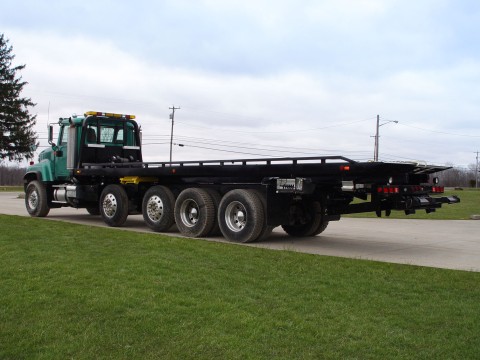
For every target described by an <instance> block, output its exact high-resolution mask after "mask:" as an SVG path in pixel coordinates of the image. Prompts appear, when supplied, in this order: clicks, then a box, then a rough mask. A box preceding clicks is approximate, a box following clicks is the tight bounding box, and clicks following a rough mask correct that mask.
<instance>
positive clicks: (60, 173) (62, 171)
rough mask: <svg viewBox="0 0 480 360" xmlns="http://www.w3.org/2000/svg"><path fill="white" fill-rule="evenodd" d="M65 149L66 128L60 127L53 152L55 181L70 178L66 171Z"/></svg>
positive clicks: (66, 142) (66, 145) (66, 143)
mask: <svg viewBox="0 0 480 360" xmlns="http://www.w3.org/2000/svg"><path fill="white" fill-rule="evenodd" d="M67 147H68V126H66V125H63V126H61V127H60V134H59V137H58V144H57V149H56V150H55V152H54V163H55V166H54V167H55V168H54V169H53V171H54V173H55V178H56V179H57V180H66V179H67V178H68V177H69V176H70V171H69V170H68V169H67Z"/></svg>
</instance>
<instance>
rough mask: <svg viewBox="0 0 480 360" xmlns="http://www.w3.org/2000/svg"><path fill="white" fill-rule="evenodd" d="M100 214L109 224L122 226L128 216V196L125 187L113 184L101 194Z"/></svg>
mask: <svg viewBox="0 0 480 360" xmlns="http://www.w3.org/2000/svg"><path fill="white" fill-rule="evenodd" d="M100 215H102V218H103V221H104V222H105V223H106V224H107V225H109V226H114V227H116V226H122V225H123V224H124V223H125V221H126V220H127V217H128V196H127V193H126V191H125V189H124V188H123V187H122V186H120V185H117V184H111V185H108V186H106V187H105V189H103V191H102V194H101V195H100Z"/></svg>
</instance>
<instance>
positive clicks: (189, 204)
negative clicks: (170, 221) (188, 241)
mask: <svg viewBox="0 0 480 360" xmlns="http://www.w3.org/2000/svg"><path fill="white" fill-rule="evenodd" d="M198 216H199V208H198V204H197V203H196V202H195V201H193V200H191V199H189V200H185V201H184V202H183V204H182V206H181V208H180V217H181V219H182V222H183V223H184V224H185V225H186V226H188V227H193V226H195V225H196V224H197V222H198Z"/></svg>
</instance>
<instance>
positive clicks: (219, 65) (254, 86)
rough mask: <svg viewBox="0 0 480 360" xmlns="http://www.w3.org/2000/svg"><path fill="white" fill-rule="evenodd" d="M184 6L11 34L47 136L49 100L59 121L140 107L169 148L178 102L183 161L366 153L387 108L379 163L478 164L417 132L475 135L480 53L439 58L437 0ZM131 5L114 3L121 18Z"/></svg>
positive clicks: (152, 149) (474, 143) (150, 133)
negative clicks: (433, 12) (432, 13)
mask: <svg viewBox="0 0 480 360" xmlns="http://www.w3.org/2000/svg"><path fill="white" fill-rule="evenodd" d="M189 4H190V2H185V1H183V2H177V1H173V2H166V3H162V6H163V10H169V11H173V12H172V14H161V16H159V17H158V18H156V16H157V14H158V13H160V12H161V11H160V10H162V9H160V5H156V7H155V6H154V8H153V9H152V11H151V14H147V16H146V17H145V22H144V23H140V22H139V23H138V24H130V23H128V22H126V23H125V24H122V23H119V22H118V21H117V22H115V21H109V20H108V19H105V23H103V24H99V25H98V28H95V27H93V30H92V26H90V25H92V24H94V23H95V22H94V21H87V20H86V21H85V26H84V27H85V29H84V30H82V27H80V26H79V27H77V28H75V30H76V31H71V30H70V31H68V32H66V33H64V32H63V31H62V30H61V29H58V28H53V27H52V28H51V29H48V30H41V31H40V30H28V29H22V28H19V27H10V28H6V31H5V34H6V35H7V37H8V38H10V40H11V43H12V45H13V46H14V52H15V53H16V54H17V60H18V61H19V62H20V63H26V64H27V68H26V70H25V71H24V78H25V79H26V80H27V81H29V82H30V84H29V85H28V88H27V91H28V93H29V95H30V96H31V97H32V99H33V100H34V101H35V102H37V103H38V106H37V108H36V111H38V113H39V118H38V119H39V121H38V122H39V127H40V128H41V131H44V126H45V124H46V121H47V110H48V108H49V104H50V119H56V118H57V117H59V116H66V115H69V114H71V113H74V112H77V113H78V112H83V111H85V110H100V111H115V112H122V113H135V114H136V115H138V117H139V122H140V123H141V124H142V127H143V129H144V134H145V135H146V138H148V137H150V139H155V138H154V136H156V139H163V141H160V140H158V141H157V142H165V139H166V138H167V137H168V135H169V133H170V122H169V120H168V114H169V112H170V111H169V109H168V108H169V107H171V106H172V105H176V106H180V107H181V108H182V109H181V110H179V112H178V113H177V119H178V123H177V124H176V126H175V131H176V135H177V136H179V142H180V140H181V141H182V142H187V141H186V140H188V139H187V137H190V140H192V139H191V138H192V137H195V138H200V140H201V141H202V142H199V141H200V140H199V139H196V140H195V141H197V142H196V143H193V141H190V145H192V147H190V148H189V147H188V146H187V147H184V148H176V149H175V154H176V156H178V158H179V159H190V158H192V157H193V158H196V159H198V158H203V157H208V158H216V157H223V158H225V157H241V156H244V155H245V154H240V153H241V152H249V153H257V154H273V155H282V156H285V155H301V154H304V153H310V152H312V153H316V154H319V155H321V154H329V155H330V154H332V153H337V154H340V155H348V156H352V157H356V158H359V159H368V158H371V155H372V153H373V139H372V138H371V135H373V134H374V125H375V115H376V114H380V115H381V116H382V119H395V120H399V121H400V123H399V125H398V126H394V125H388V126H385V127H382V129H381V134H382V138H381V155H382V152H383V153H385V154H389V155H392V156H390V159H393V158H395V157H397V156H398V157H401V158H421V159H425V160H430V161H433V162H437V163H445V162H454V163H459V164H467V163H469V162H471V160H470V157H469V155H468V154H469V151H475V150H476V148H477V147H478V146H479V142H478V139H479V138H472V137H470V138H468V137H459V136H447V135H445V134H440V133H434V132H428V131H423V130H419V129H415V128H412V127H409V126H416V127H417V128H418V127H421V128H425V129H431V130H434V131H440V132H441V131H442V130H443V131H444V132H449V133H457V132H459V133H460V134H462V133H468V134H470V135H475V134H476V135H480V134H479V130H478V127H477V126H476V121H477V119H476V118H477V117H478V114H479V110H480V109H479V105H478V104H479V102H478V99H477V96H478V95H476V94H478V85H477V84H478V83H479V81H478V80H480V79H479V75H480V74H479V72H480V70H479V69H480V65H479V62H478V59H477V58H475V57H474V56H473V57H470V58H468V57H467V58H465V57H464V56H460V55H461V54H460V55H459V56H458V57H452V56H449V57H448V61H446V60H445V59H443V58H442V59H437V57H438V56H437V54H439V53H438V51H440V50H442V49H441V48H442V46H443V45H442V44H443V43H442V39H441V38H440V37H438V36H436V35H435V33H434V31H432V30H436V29H437V26H438V19H431V18H428V16H427V17H426V18H425V16H426V15H427V14H428V11H429V10H430V9H432V8H433V5H434V4H433V2H427V3H422V4H421V5H416V8H415V9H416V10H418V11H417V12H412V8H411V7H410V8H409V7H407V6H405V5H404V3H403V2H399V1H389V2H376V1H373V0H372V1H367V0H365V1H359V2H357V1H346V0H343V1H340V2H316V1H311V2H306V3H304V4H303V6H297V5H295V6H293V5H292V3H291V2H289V1H278V2H273V1H272V2H270V1H266V0H264V1H257V2H243V1H242V2H240V1H238V2H223V1H222V2H220V1H203V2H199V3H197V5H196V6H193V7H189ZM305 4H306V5H305ZM425 4H426V5H425ZM141 5H142V6H140V7H139V10H138V13H135V14H134V15H135V16H134V17H135V18H136V19H139V20H140V19H141V14H142V11H144V10H142V9H143V8H144V5H145V3H144V2H141ZM187 5H188V6H187ZM440 5H441V6H440V7H441V8H442V6H445V3H443V4H440ZM128 9H130V8H129V7H128V6H125V5H124V6H121V7H119V8H116V9H115V15H120V14H122V12H123V11H127V10H128ZM130 11H133V10H131V9H130ZM182 11H185V12H186V13H182V14H180V12H182ZM89 13H90V14H92V16H97V15H98V14H97V15H95V11H94V10H92V9H89ZM409 14H412V16H411V18H409V17H408V16H409ZM57 15H60V14H57ZM167 15H168V16H171V17H172V18H171V19H167V18H168V16H167ZM209 16H210V17H209ZM97 20H98V18H96V19H95V21H97ZM167 20H168V22H167V23H166V24H165V23H163V22H165V21H167ZM389 20H391V24H389ZM407 20H410V21H411V26H409V27H405V28H404V27H403V26H402V25H403V24H406V23H407ZM434 20H435V21H434ZM74 22H75V21H74ZM422 24H427V25H426V26H423V25H422ZM387 25H391V26H390V27H388V26H387ZM52 26H53V25H52ZM107 28H109V29H110V32H108V31H106V30H105V29H107ZM116 29H117V30H118V32H119V34H117V33H116V32H115V31H116ZM95 30H97V33H95ZM147 30H148V31H147ZM418 30H420V31H418ZM177 31H178V33H177ZM170 37H171V38H170ZM184 40H187V43H186V44H185V43H184V42H183V41H184ZM439 44H440V45H442V46H440V45H439ZM172 45H174V46H172ZM133 49H134V50H133ZM470 55H471V54H470ZM425 59H427V60H428V61H426V62H424V61H425ZM177 60H178V61H177ZM456 124H457V125H456ZM460 124H461V125H460ZM407 125H408V126H407ZM312 129H316V130H312ZM299 130H303V131H299ZM180 136H182V138H180ZM151 141H152V142H155V141H153V140H151ZM223 141H226V142H229V143H231V144H233V143H236V142H242V143H248V144H243V145H242V146H238V144H237V146H233V145H232V146H230V147H222V149H224V150H226V151H227V150H228V151H237V152H238V154H235V153H228V152H216V151H212V150H207V149H203V147H209V148H214V147H216V148H219V147H220V146H219V145H220V144H224V143H223ZM267 145H269V146H274V147H275V148H276V149H277V152H275V151H267V150H266V147H267ZM193 146H198V147H193ZM293 147H295V148H302V149H292V148H293ZM304 148H306V149H304ZM467 148H468V150H466V149H467ZM432 149H434V151H432ZM330 150H331V152H330ZM146 152H147V159H148V160H166V159H167V157H168V147H167V145H165V144H163V145H158V146H154V145H151V146H148V147H147V148H146Z"/></svg>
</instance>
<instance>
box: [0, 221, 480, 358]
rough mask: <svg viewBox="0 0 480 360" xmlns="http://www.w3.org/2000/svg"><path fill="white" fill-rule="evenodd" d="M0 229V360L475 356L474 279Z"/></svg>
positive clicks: (197, 245)
mask: <svg viewBox="0 0 480 360" xmlns="http://www.w3.org/2000/svg"><path fill="white" fill-rule="evenodd" d="M0 224H1V229H2V231H1V233H0V275H1V281H0V359H31V358H35V359H67V358H75V359H92V358H96V359H97V358H100V359H101V358H108V359H158V358H166V359H169V358H171V359H271V358H283V359H294V358H297V359H319V358H326V359H354V358H355V359H365V358H376V359H387V358H388V359H395V358H396V359H405V358H415V359H419V358H420V359H478V354H480V341H479V338H480V301H479V299H480V286H479V284H480V273H474V272H464V271H452V270H444V269H434V268H425V267H417V266H406V265H397V264H386V263H377V262H371V261H361V260H352V259H341V258H334V257H325V256H316V255H308V254H298V253H294V252H288V251H272V250H266V249H257V248H250V247H244V246H237V245H230V244H220V243H211V242H207V241H200V240H190V239H181V238H171V237H166V236H160V235H157V234H141V233H134V232H128V231H123V230H118V229H109V228H94V227H93V228H92V227H87V226H82V225H74V224H64V223H60V222H55V221H49V220H44V219H31V218H24V217H15V216H4V215H0Z"/></svg>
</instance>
